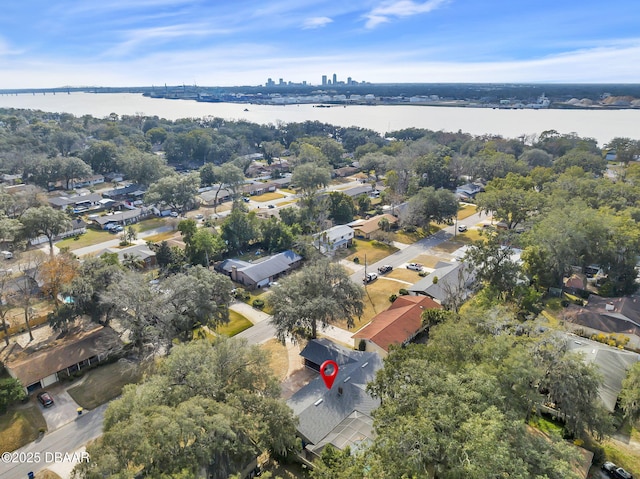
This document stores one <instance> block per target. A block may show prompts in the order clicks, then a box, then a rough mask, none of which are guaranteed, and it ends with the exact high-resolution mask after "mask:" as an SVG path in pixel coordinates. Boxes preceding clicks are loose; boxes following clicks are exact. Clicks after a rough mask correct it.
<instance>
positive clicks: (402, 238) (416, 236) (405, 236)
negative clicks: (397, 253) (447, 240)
mask: <svg viewBox="0 0 640 479" xmlns="http://www.w3.org/2000/svg"><path fill="white" fill-rule="evenodd" d="M426 237H427V234H426V233H425V232H424V231H423V230H422V228H419V229H418V231H415V232H413V233H409V232H406V231H402V230H398V231H396V232H395V233H393V236H392V238H393V241H397V242H398V243H404V244H413V243H415V242H416V241H418V240H421V239H422V238H426Z"/></svg>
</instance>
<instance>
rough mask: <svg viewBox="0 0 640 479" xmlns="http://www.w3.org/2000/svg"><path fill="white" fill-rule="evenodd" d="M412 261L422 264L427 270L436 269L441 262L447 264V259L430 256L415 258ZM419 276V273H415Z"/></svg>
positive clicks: (422, 255)
mask: <svg viewBox="0 0 640 479" xmlns="http://www.w3.org/2000/svg"><path fill="white" fill-rule="evenodd" d="M412 261H415V262H416V263H420V264H421V265H422V266H424V267H425V268H431V269H435V267H436V265H437V264H438V263H439V262H446V261H447V260H446V259H443V258H440V257H439V256H432V255H430V254H421V255H420V256H418V257H417V258H414V259H413V260H412ZM415 274H416V275H417V274H418V273H417V272H416V273H415Z"/></svg>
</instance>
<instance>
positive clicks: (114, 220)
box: [91, 208, 145, 229]
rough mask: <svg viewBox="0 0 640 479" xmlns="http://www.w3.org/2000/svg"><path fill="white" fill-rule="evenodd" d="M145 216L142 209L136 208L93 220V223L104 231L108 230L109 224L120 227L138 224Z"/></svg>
mask: <svg viewBox="0 0 640 479" xmlns="http://www.w3.org/2000/svg"><path fill="white" fill-rule="evenodd" d="M143 216H145V213H144V212H143V210H142V209H141V208H134V209H131V210H123V211H118V212H116V213H110V214H108V215H103V216H97V217H95V218H91V220H92V221H93V222H95V223H96V224H97V225H99V226H100V228H102V229H108V228H107V225H108V224H114V225H115V224H118V225H122V226H125V225H131V224H134V223H137V222H138V221H140V220H141V219H142V217H143Z"/></svg>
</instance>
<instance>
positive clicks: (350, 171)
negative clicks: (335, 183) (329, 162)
mask: <svg viewBox="0 0 640 479" xmlns="http://www.w3.org/2000/svg"><path fill="white" fill-rule="evenodd" d="M359 171H360V168H356V167H355V166H343V167H342V168H336V169H335V170H333V172H334V173H335V176H338V177H340V178H344V177H345V176H351V175H355V174H356V173H357V172H359Z"/></svg>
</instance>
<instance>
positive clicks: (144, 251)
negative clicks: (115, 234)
mask: <svg viewBox="0 0 640 479" xmlns="http://www.w3.org/2000/svg"><path fill="white" fill-rule="evenodd" d="M104 253H115V254H117V255H118V260H119V261H120V263H125V262H126V261H127V259H130V258H136V259H139V260H140V261H143V262H144V269H149V268H153V267H154V266H155V265H156V264H157V263H156V253H155V251H152V250H150V249H149V247H148V246H147V245H146V244H138V245H134V246H129V247H128V248H105V249H103V250H102V251H100V252H98V253H97V254H96V255H95V256H98V257H100V256H102V255H103V254H104Z"/></svg>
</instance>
